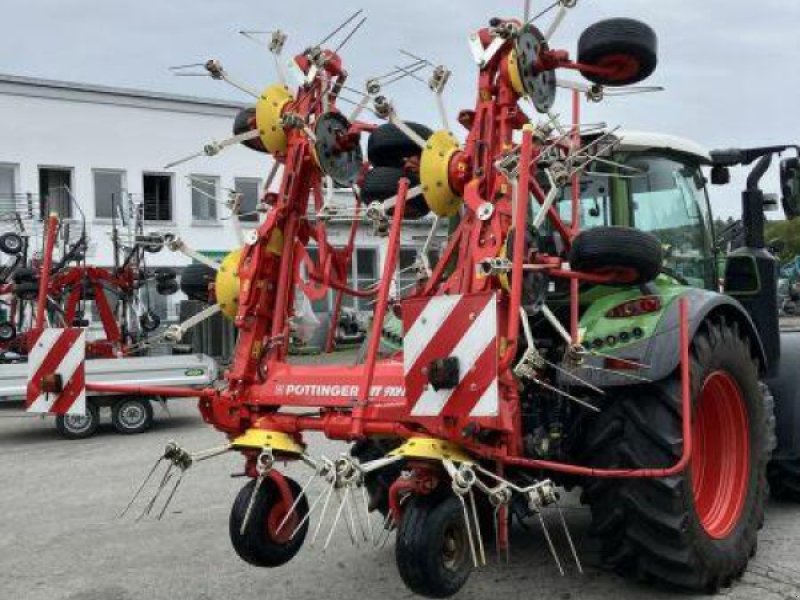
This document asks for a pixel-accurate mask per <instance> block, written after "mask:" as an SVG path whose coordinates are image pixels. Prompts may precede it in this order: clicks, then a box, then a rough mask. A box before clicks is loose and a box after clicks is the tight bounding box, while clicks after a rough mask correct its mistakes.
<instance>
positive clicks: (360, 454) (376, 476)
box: [350, 341, 403, 517]
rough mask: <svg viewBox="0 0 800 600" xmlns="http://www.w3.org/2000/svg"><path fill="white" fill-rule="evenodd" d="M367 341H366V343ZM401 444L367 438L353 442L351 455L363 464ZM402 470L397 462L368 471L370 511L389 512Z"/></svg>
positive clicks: (367, 486) (388, 440)
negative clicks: (395, 485)
mask: <svg viewBox="0 0 800 600" xmlns="http://www.w3.org/2000/svg"><path fill="white" fill-rule="evenodd" d="M366 343H367V342H366V341H365V342H364V344H366ZM399 445H400V442H398V441H397V440H395V439H376V438H365V439H363V440H359V441H357V442H356V443H355V444H353V447H352V448H350V456H352V457H354V458H357V459H358V461H359V462H360V463H362V464H363V463H365V462H369V461H372V460H378V459H379V458H384V457H386V455H387V454H389V452H391V451H392V450H394V449H396V448H397V447H398V446H399ZM402 471H403V467H402V465H401V464H400V463H395V464H393V465H389V466H388V467H385V468H383V469H378V470H377V471H373V472H372V473H368V474H367V475H366V476H365V477H364V485H365V486H366V488H367V495H368V496H369V510H370V511H378V512H379V513H380V514H381V515H383V516H384V517H386V515H388V514H389V488H390V487H391V486H392V484H393V483H394V482H395V480H396V479H397V478H398V477H400V474H401V473H402Z"/></svg>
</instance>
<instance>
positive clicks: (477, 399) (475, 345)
mask: <svg viewBox="0 0 800 600" xmlns="http://www.w3.org/2000/svg"><path fill="white" fill-rule="evenodd" d="M402 311H403V330H404V332H405V334H404V336H403V371H404V374H405V385H406V397H407V398H408V400H409V403H410V405H411V414H412V415H413V416H418V417H438V416H454V417H459V416H464V415H469V416H471V417H496V416H497V415H498V410H499V398H498V387H497V360H498V359H497V296H496V295H495V294H493V293H491V294H467V295H455V296H434V297H431V298H414V299H409V300H407V301H405V302H403V309H402ZM449 357H455V358H457V359H458V371H459V373H458V384H457V385H456V386H455V387H454V388H451V389H440V390H434V389H433V386H431V385H430V384H429V382H428V368H429V366H430V364H431V362H432V361H434V360H438V359H444V358H449Z"/></svg>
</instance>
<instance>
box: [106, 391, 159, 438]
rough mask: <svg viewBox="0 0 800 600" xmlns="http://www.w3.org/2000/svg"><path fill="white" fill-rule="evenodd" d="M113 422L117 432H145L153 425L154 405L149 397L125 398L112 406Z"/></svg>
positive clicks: (129, 433)
mask: <svg viewBox="0 0 800 600" xmlns="http://www.w3.org/2000/svg"><path fill="white" fill-rule="evenodd" d="M111 422H112V423H113V424H114V429H116V430H117V433H123V434H126V435H131V434H134V433H144V432H145V431H147V430H148V429H150V427H152V425H153V405H152V404H150V399H149V398H136V397H134V398H123V399H122V400H119V401H117V402H116V403H115V404H114V406H112V407H111Z"/></svg>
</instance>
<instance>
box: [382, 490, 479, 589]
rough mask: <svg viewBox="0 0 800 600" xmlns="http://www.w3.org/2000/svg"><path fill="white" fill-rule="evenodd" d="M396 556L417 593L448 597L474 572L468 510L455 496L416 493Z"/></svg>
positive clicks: (406, 580)
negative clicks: (464, 509) (466, 519)
mask: <svg viewBox="0 0 800 600" xmlns="http://www.w3.org/2000/svg"><path fill="white" fill-rule="evenodd" d="M395 558H396V560H397V568H398V570H399V571H400V577H402V579H403V582H404V583H405V584H406V585H407V586H408V588H409V589H410V590H411V591H412V592H414V593H415V594H419V595H420V596H427V597H428V598H447V597H448V596H452V595H453V594H455V593H456V592H458V591H459V590H460V589H461V588H462V587H463V586H464V584H465V583H466V582H467V579H468V578H469V575H470V573H471V572H472V567H473V563H472V554H471V551H470V545H469V533H468V530H467V527H466V525H465V523H464V511H463V510H462V507H461V503H460V502H459V501H458V498H456V497H455V496H454V495H452V494H451V495H447V496H444V497H442V496H441V495H439V494H433V495H430V496H416V497H415V498H413V499H412V500H411V501H410V502H409V504H408V507H407V508H406V510H405V513H404V514H403V519H402V521H401V522H400V528H399V530H398V532H397V544H396V546H395Z"/></svg>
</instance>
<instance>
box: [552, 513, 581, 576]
mask: <svg viewBox="0 0 800 600" xmlns="http://www.w3.org/2000/svg"><path fill="white" fill-rule="evenodd" d="M556 509H557V510H558V518H559V519H561V526H562V527H563V528H564V535H565V536H566V537H567V543H568V544H569V549H570V550H571V551H572V557H573V558H574V559H575V566H577V567H578V573H580V574H581V575H583V565H581V559H580V558H578V551H577V550H576V549H575V544H574V543H573V541H572V535H571V534H570V532H569V527H567V520H566V519H565V518H564V511H563V510H561V505H560V504H556Z"/></svg>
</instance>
